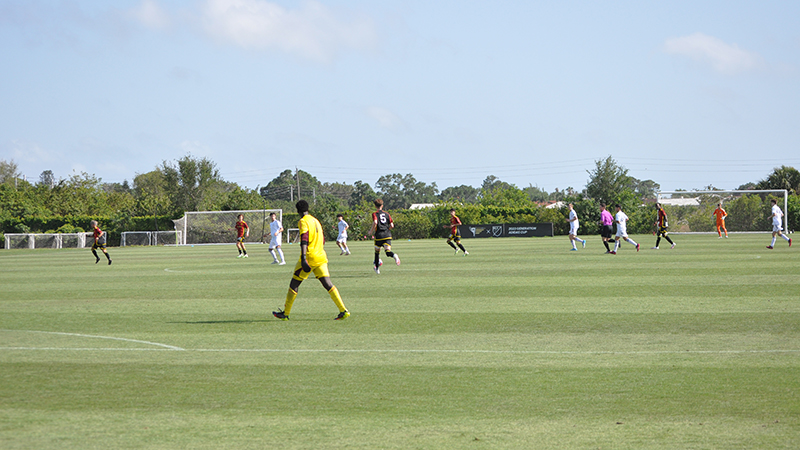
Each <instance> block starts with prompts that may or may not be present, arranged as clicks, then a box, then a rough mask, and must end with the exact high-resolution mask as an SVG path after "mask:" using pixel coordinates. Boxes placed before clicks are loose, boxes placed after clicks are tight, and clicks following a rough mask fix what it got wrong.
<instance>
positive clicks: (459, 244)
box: [458, 242, 467, 253]
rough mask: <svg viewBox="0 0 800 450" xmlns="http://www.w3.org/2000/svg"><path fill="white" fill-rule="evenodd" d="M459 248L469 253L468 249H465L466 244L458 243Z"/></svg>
mask: <svg viewBox="0 0 800 450" xmlns="http://www.w3.org/2000/svg"><path fill="white" fill-rule="evenodd" d="M458 248H460V249H461V251H462V252H464V253H467V249H465V248H464V246H463V245H461V243H460V242H459V243H458Z"/></svg>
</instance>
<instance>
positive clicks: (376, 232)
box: [368, 198, 400, 273]
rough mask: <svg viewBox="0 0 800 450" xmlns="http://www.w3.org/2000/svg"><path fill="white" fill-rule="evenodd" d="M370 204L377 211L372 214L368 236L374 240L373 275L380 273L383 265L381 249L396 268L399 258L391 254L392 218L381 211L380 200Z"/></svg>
mask: <svg viewBox="0 0 800 450" xmlns="http://www.w3.org/2000/svg"><path fill="white" fill-rule="evenodd" d="M372 203H373V204H374V205H375V207H376V208H378V210H377V211H375V212H374V213H372V227H371V228H370V229H369V233H368V234H369V235H370V236H374V238H375V260H374V261H373V268H374V269H375V273H381V266H382V265H383V261H381V248H383V250H384V251H385V252H386V256H388V257H390V258H394V262H395V263H397V265H398V266H399V265H400V257H399V256H397V253H393V252H392V228H394V222H393V221H392V216H390V215H389V213H387V212H386V211H384V210H383V200H382V199H379V198H377V199H375V201H373V202H372Z"/></svg>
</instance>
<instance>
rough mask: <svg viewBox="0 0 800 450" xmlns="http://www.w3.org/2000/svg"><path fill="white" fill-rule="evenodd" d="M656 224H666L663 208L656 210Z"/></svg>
mask: <svg viewBox="0 0 800 450" xmlns="http://www.w3.org/2000/svg"><path fill="white" fill-rule="evenodd" d="M657 223H658V226H660V227H665V226H667V212H666V211H664V208H661V209H659V210H658V222H657Z"/></svg>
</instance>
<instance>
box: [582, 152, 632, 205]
mask: <svg viewBox="0 0 800 450" xmlns="http://www.w3.org/2000/svg"><path fill="white" fill-rule="evenodd" d="M587 173H588V174H589V182H588V183H586V189H585V191H584V193H585V194H586V196H587V197H589V198H593V199H594V200H596V201H597V202H598V203H606V204H608V205H614V204H616V203H619V204H620V205H622V207H623V210H632V209H633V208H634V207H635V206H636V204H637V197H638V196H637V195H636V191H635V189H634V186H635V184H634V178H633V177H631V176H629V175H628V169H626V168H624V167H622V166H620V165H619V164H617V162H616V161H614V158H612V157H611V156H608V157H607V158H605V159H599V160H597V161H595V169H594V170H592V171H588V170H587Z"/></svg>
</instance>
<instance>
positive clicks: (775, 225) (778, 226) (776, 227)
mask: <svg viewBox="0 0 800 450" xmlns="http://www.w3.org/2000/svg"><path fill="white" fill-rule="evenodd" d="M779 231H783V224H782V223H780V222H777V223H776V222H772V232H773V233H777V232H779Z"/></svg>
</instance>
